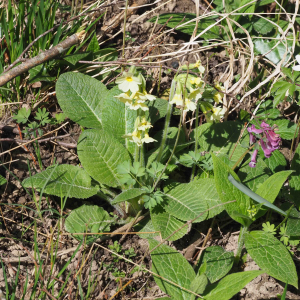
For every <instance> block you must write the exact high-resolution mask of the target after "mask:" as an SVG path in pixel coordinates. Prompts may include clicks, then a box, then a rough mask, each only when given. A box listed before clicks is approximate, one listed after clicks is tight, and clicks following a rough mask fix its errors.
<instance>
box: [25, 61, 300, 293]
mask: <svg viewBox="0 0 300 300" xmlns="http://www.w3.org/2000/svg"><path fill="white" fill-rule="evenodd" d="M204 71H205V70H204V68H203V67H202V66H201V64H200V62H196V63H195V64H191V65H189V66H182V67H181V68H180V69H179V71H178V73H177V74H176V75H175V76H174V79H173V81H172V85H171V89H170V93H169V101H166V100H164V99H160V98H158V97H156V96H154V95H150V94H149V93H148V92H147V89H146V80H145V77H144V76H143V74H142V72H141V71H139V70H137V69H136V67H131V68H130V69H129V70H128V71H126V72H123V73H122V74H121V75H120V76H119V77H118V78H117V80H116V85H115V86H114V87H113V88H112V89H110V90H108V89H107V88H106V86H105V85H104V84H103V83H101V82H100V81H98V80H96V79H94V78H92V77H90V76H87V75H83V74H80V73H66V74H62V75H61V76H60V77H59V79H58V81H57V84H56V94H57V99H58V102H59V104H60V106H61V108H62V110H63V112H64V114H65V115H66V116H67V117H68V118H70V119H71V120H72V121H74V122H76V123H78V124H80V125H81V126H82V128H84V130H83V132H82V133H81V135H80V137H79V140H78V145H77V153H78V157H79V160H80V166H72V165H55V166H51V167H49V168H48V169H46V170H45V171H43V172H40V173H37V174H35V175H33V176H32V177H30V178H27V179H25V180H24V181H23V185H24V186H25V187H32V188H35V189H38V190H42V191H43V192H44V193H47V194H50V195H56V196H59V197H61V198H67V197H69V198H81V199H86V198H89V197H92V196H97V197H100V198H101V199H104V200H106V201H107V202H108V203H109V204H111V205H112V206H114V208H115V209H116V210H117V211H118V212H119V214H120V215H121V216H122V217H123V219H125V220H126V221H128V222H129V221H130V220H131V218H132V217H134V218H136V216H138V215H139V214H141V213H143V212H144V210H145V209H147V210H148V211H149V218H148V219H147V218H145V219H144V221H143V223H141V224H138V225H136V227H135V228H134V230H135V231H146V232H160V234H161V237H162V239H168V240H169V241H175V240H178V239H180V238H181V237H183V236H184V235H185V234H187V233H188V230H189V228H190V225H191V224H194V223H200V222H202V221H204V220H207V219H210V218H214V217H217V215H219V214H220V213H221V212H222V211H224V210H225V211H226V213H227V214H228V215H229V216H230V217H231V218H232V219H233V220H234V221H236V222H238V223H240V224H241V231H240V237H239V242H238V247H237V253H236V255H235V256H234V254H233V253H232V252H226V251H224V250H223V249H222V248H221V247H219V246H217V247H208V248H207V249H205V251H204V252H203V255H201V257H200V260H199V261H198V264H197V267H196V269H195V270H194V269H193V268H192V267H191V266H190V264H189V263H188V262H187V261H186V260H185V258H183V256H182V255H181V254H180V253H177V252H176V251H175V250H174V249H172V248H170V247H168V246H166V245H162V244H161V243H159V242H157V241H156V240H154V239H152V238H153V236H155V234H156V233H154V234H152V235H151V234H149V235H148V237H147V238H148V240H149V245H150V249H151V250H150V253H151V255H152V265H153V266H152V269H153V272H154V273H156V274H159V275H160V276H162V277H163V278H166V279H167V280H169V281H168V282H165V281H164V280H163V279H161V278H159V277H155V280H156V282H157V284H158V285H159V286H160V288H161V289H162V290H163V291H164V292H165V293H167V294H169V295H170V296H171V297H172V298H174V299H190V298H191V293H192V294H193V295H199V294H201V295H202V296H203V297H204V298H205V299H230V298H231V297H232V296H233V295H234V294H235V293H237V292H238V291H239V290H240V289H241V288H243V287H244V286H245V285H246V284H247V283H248V282H249V281H251V280H252V279H253V278H255V277H256V276H258V275H259V274H261V273H268V274H269V275H271V276H273V277H274V278H276V279H278V280H281V281H283V282H288V283H289V284H291V285H294V286H295V287H297V284H298V282H297V273H296V268H295V265H294V262H293V260H292V258H291V256H290V253H289V251H288V250H287V248H286V247H285V245H283V244H282V243H281V242H280V241H279V239H277V237H276V236H274V235H273V234H271V233H269V232H266V231H263V230H256V231H251V230H250V229H249V228H250V226H251V224H252V223H253V222H255V221H256V220H257V219H258V218H261V217H263V216H264V215H265V214H266V212H267V211H268V210H269V209H271V210H273V211H275V212H277V213H279V214H281V215H282V216H283V217H284V218H285V219H287V218H288V220H290V217H289V212H287V211H286V210H283V209H280V208H278V207H277V206H275V205H274V204H273V203H274V202H275V200H276V198H277V195H278V194H279V192H280V190H281V187H282V185H283V183H284V182H285V181H286V180H287V178H288V176H289V175H290V174H291V173H292V171H284V169H285V159H284V157H283V155H282V154H281V153H280V152H279V151H278V147H279V144H280V142H281V139H291V136H293V134H294V133H293V134H290V133H289V130H293V129H295V126H294V125H293V124H291V123H289V122H286V121H287V120H281V119H280V117H278V114H275V113H274V111H273V110H272V111H271V112H272V116H275V118H276V117H278V119H270V120H268V121H267V120H266V121H263V122H258V124H260V125H259V126H257V125H256V126H255V125H250V127H249V128H248V131H246V130H244V123H243V122H238V121H236V122H231V121H227V122H225V121H223V122H222V123H221V122H220V120H221V119H222V118H223V116H224V115H225V112H226V110H225V109H224V107H223V103H222V100H223V97H224V96H225V90H224V88H223V87H221V86H220V85H218V84H215V85H214V86H210V85H208V84H205V83H204V81H203V78H202V76H203V73H204ZM173 104H174V105H175V109H174V107H173ZM264 108H266V109H269V108H268V107H267V104H266V105H265V106H264ZM201 111H202V113H203V114H204V116H205V119H206V123H205V124H202V125H201V126H199V119H200V117H201V116H200V115H199V112H201ZM172 113H173V114H174V115H180V121H179V123H178V126H176V127H172V126H171V125H170V124H171V122H170V120H171V116H172ZM262 113H264V111H261V110H258V115H259V114H260V116H259V117H258V119H256V120H260V119H259V118H263V119H264V120H265V119H266V118H264V117H263V116H262ZM163 118H164V126H163V129H161V128H160V127H161V126H156V122H157V121H158V120H159V119H163ZM194 118H195V121H193V120H194ZM174 119H175V118H174ZM256 120H255V121H256ZM283 121H284V122H283ZM193 122H194V123H193ZM187 124H190V126H189V127H188V125H187ZM192 124H193V126H192ZM277 124H278V126H275V125H277ZM275 128H276V130H275ZM249 144H250V146H249ZM253 148H255V149H254V152H253V155H252V158H251V157H248V153H249V152H250V151H251V149H253ZM260 148H262V150H263V152H264V155H258V153H259V151H260ZM299 152H300V150H299ZM266 166H269V167H268V168H267V167H266ZM254 167H255V168H254ZM278 169H279V170H280V171H277V170H278ZM256 170H263V171H262V174H261V176H260V177H259V178H257V174H256V172H255V171H256ZM266 170H267V171H266ZM275 170H276V171H275ZM241 180H242V181H243V182H245V183H246V185H247V186H245V185H244V184H242V183H241ZM294 214H295V212H294V211H291V215H294ZM293 221H294V220H293ZM114 222H116V217H115V216H112V215H110V214H108V212H106V211H105V210H104V209H103V208H102V207H101V206H96V205H95V206H91V205H83V206H82V207H79V208H78V209H75V210H73V211H72V212H71V213H70V214H69V216H68V217H67V219H66V222H65V228H66V230H67V231H69V232H71V233H73V234H74V237H75V238H77V239H82V238H83V237H84V235H82V234H81V235H76V233H85V232H90V233H98V232H108V231H109V230H110V225H111V224H112V223H114ZM291 228H294V227H293V226H292V225H289V223H288V224H287V229H286V232H285V234H286V235H287V236H293V234H292V233H291ZM96 238H97V236H96V235H90V234H89V235H87V237H85V239H86V242H87V243H91V242H93V241H94V240H95V239H96ZM244 246H245V248H246V251H247V252H248V254H250V255H251V257H252V258H253V260H255V262H256V263H257V264H258V266H259V267H260V268H261V270H260V271H247V272H239V273H233V274H230V275H227V273H228V272H229V271H230V270H231V269H232V266H233V264H235V265H236V267H238V264H239V262H240V258H241V255H242V250H243V247H244ZM269 257H272V259H269ZM216 262H217V263H216ZM166 266H167V267H166ZM170 269H172V270H174V272H169V270H170ZM172 282H173V283H175V285H173V284H172ZM232 282H234V283H235V284H234V285H232V284H231V283H232ZM182 288H183V289H182ZM224 289H226V290H227V291H228V292H227V293H226V295H223V293H224ZM221 296H222V297H221ZM193 299H194V298H193Z"/></svg>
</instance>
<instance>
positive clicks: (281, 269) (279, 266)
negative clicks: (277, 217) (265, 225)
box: [245, 231, 298, 288]
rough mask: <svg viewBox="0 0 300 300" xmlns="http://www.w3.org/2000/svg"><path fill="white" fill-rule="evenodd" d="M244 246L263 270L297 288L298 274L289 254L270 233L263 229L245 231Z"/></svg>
mask: <svg viewBox="0 0 300 300" xmlns="http://www.w3.org/2000/svg"><path fill="white" fill-rule="evenodd" d="M245 246H246V249H247V251H248V253H249V254H250V255H251V257H252V258H253V259H254V260H255V262H256V263H257V264H258V266H259V267H260V268H261V269H262V270H263V271H264V272H266V273H268V274H269V275H271V276H272V277H274V278H276V279H278V280H281V281H283V282H287V283H289V284H291V285H293V286H295V287H296V288H298V276H297V272H296V267H295V264H294V262H293V260H292V258H291V255H290V254H289V252H288V250H287V249H286V247H285V246H284V245H282V244H281V243H280V242H279V241H278V240H277V239H276V238H275V237H274V236H273V235H272V234H270V233H268V232H264V231H252V232H250V233H247V234H246V239H245ZM270 257H272V259H269V258H270Z"/></svg>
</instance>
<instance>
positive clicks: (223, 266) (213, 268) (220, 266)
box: [199, 246, 234, 283]
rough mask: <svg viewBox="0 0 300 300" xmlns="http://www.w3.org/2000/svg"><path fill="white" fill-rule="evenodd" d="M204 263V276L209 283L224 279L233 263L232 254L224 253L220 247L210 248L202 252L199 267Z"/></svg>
mask: <svg viewBox="0 0 300 300" xmlns="http://www.w3.org/2000/svg"><path fill="white" fill-rule="evenodd" d="M205 261H206V264H207V267H206V272H205V274H206V276H207V277H208V279H209V281H210V282H211V283H214V282H216V281H218V280H219V279H221V278H222V277H224V276H225V275H226V274H227V273H228V272H229V271H230V270H231V267H232V265H233V261H234V254H233V252H227V251H225V250H224V249H223V248H222V247H221V246H211V247H208V248H206V249H205V250H204V253H203V254H202V256H201V259H200V261H199V265H200V266H201V265H202V264H203V263H204V262H205Z"/></svg>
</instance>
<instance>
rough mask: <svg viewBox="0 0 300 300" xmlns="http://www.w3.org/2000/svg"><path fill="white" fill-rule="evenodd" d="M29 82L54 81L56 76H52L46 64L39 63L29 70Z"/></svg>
mask: <svg viewBox="0 0 300 300" xmlns="http://www.w3.org/2000/svg"><path fill="white" fill-rule="evenodd" d="M29 75H30V76H29V83H34V82H37V81H47V82H52V81H54V80H55V79H56V77H53V76H50V75H49V73H48V71H47V68H46V66H45V64H42V65H38V66H36V67H33V68H32V69H30V70H29Z"/></svg>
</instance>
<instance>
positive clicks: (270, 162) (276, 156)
mask: <svg viewBox="0 0 300 300" xmlns="http://www.w3.org/2000/svg"><path fill="white" fill-rule="evenodd" d="M264 162H265V163H266V165H267V166H268V167H269V168H270V170H271V171H272V172H273V173H276V172H279V171H282V170H284V169H285V166H286V159H285V157H284V155H283V154H282V153H281V152H280V151H279V150H275V151H274V152H273V153H272V155H271V157H269V158H264Z"/></svg>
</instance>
